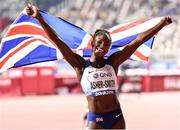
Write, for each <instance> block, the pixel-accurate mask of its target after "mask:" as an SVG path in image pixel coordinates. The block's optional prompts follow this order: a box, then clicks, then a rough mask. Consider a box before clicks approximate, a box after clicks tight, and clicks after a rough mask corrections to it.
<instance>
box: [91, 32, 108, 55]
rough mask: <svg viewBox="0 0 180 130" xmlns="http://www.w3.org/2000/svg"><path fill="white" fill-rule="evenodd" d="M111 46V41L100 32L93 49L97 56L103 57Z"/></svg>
mask: <svg viewBox="0 0 180 130" xmlns="http://www.w3.org/2000/svg"><path fill="white" fill-rule="evenodd" d="M110 47H111V41H110V40H109V39H108V38H107V37H106V36H104V35H103V34H99V35H97V36H96V37H95V39H94V42H93V45H92V49H93V52H94V54H95V56H98V57H103V56H104V55H106V53H107V52H108V51H109V48H110Z"/></svg>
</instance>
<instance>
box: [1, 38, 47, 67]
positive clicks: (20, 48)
mask: <svg viewBox="0 0 180 130" xmlns="http://www.w3.org/2000/svg"><path fill="white" fill-rule="evenodd" d="M34 41H41V42H43V43H44V44H48V43H46V41H44V40H42V39H32V40H29V41H27V42H25V43H24V44H22V45H21V46H20V47H18V48H17V49H16V50H14V51H13V52H11V53H10V54H9V55H7V56H6V58H4V59H3V60H2V61H1V62H0V68H2V66H3V65H4V64H5V63H6V62H7V61H8V60H9V58H11V57H12V56H13V55H15V54H16V53H17V52H18V51H20V50H22V49H23V48H25V47H26V46H28V45H29V44H31V43H32V42H34Z"/></svg>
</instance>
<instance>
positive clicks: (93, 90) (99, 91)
mask: <svg viewBox="0 0 180 130" xmlns="http://www.w3.org/2000/svg"><path fill="white" fill-rule="evenodd" d="M87 64H88V65H87ZM81 86H82V89H83V91H84V93H85V95H86V96H101V95H109V94H115V93H116V90H117V77H116V74H115V71H114V68H113V67H112V66H111V65H109V64H107V63H106V64H105V66H104V67H102V68H95V67H92V66H91V65H90V61H89V60H88V61H87V63H86V67H85V69H84V72H83V75H82V78H81Z"/></svg>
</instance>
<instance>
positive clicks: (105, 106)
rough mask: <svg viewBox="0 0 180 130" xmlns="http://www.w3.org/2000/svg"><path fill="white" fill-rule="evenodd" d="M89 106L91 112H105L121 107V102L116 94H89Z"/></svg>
mask: <svg viewBox="0 0 180 130" xmlns="http://www.w3.org/2000/svg"><path fill="white" fill-rule="evenodd" d="M87 100H88V108H89V111H90V112H94V113H97V114H99V113H104V112H110V111H113V110H116V109H119V108H120V103H119V101H118V99H117V96H116V95H115V94H110V95H104V96H96V97H95V96H87Z"/></svg>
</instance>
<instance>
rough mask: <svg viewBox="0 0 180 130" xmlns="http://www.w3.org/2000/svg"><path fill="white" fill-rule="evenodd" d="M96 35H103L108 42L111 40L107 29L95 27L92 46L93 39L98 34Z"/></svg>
mask: <svg viewBox="0 0 180 130" xmlns="http://www.w3.org/2000/svg"><path fill="white" fill-rule="evenodd" d="M98 35H104V36H105V37H106V38H107V39H108V40H109V42H111V41H112V39H111V36H110V33H109V32H108V31H107V30H105V29H97V30H96V31H95V33H94V35H93V41H92V46H93V45H94V40H95V38H96V36H98Z"/></svg>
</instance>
